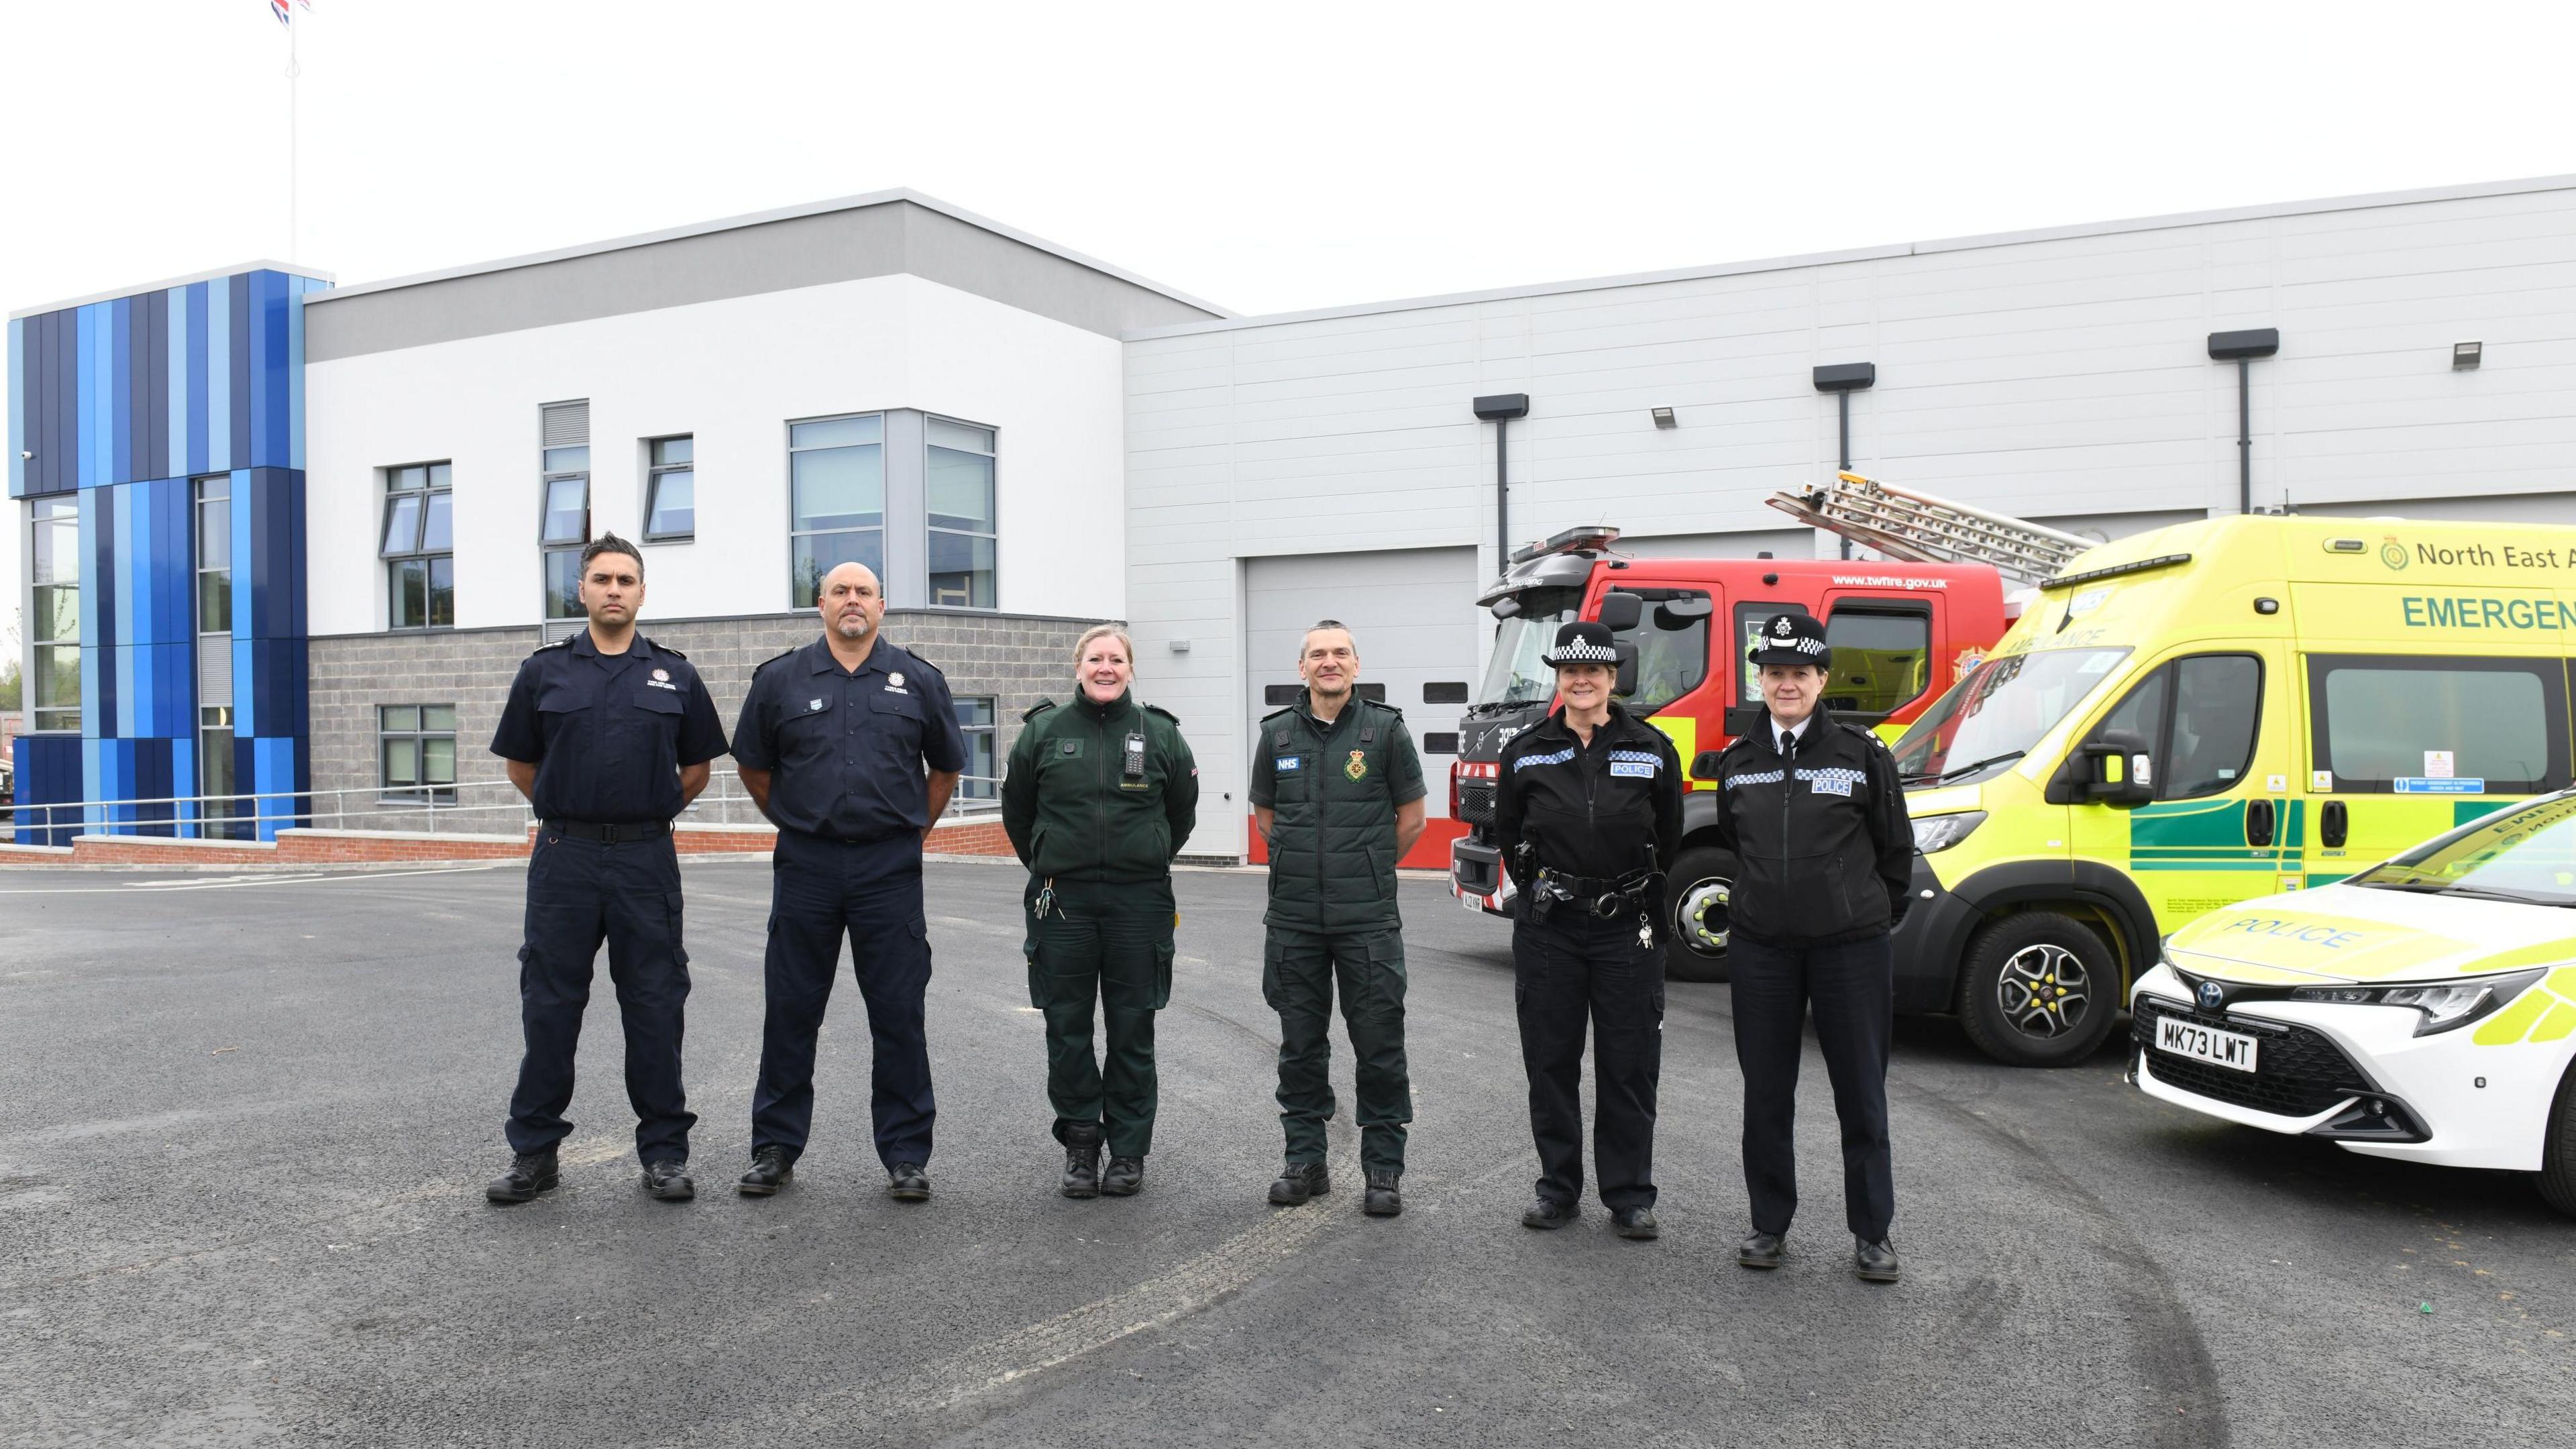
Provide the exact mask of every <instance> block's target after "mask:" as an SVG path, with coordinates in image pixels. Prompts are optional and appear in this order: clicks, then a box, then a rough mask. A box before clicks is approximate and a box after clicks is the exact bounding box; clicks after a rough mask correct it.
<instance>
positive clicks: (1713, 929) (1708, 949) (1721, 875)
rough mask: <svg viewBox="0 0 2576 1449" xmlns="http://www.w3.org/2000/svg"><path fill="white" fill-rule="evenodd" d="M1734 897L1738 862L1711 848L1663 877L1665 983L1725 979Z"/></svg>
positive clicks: (1689, 853) (1685, 857)
mask: <svg viewBox="0 0 2576 1449" xmlns="http://www.w3.org/2000/svg"><path fill="white" fill-rule="evenodd" d="M1734 892H1735V858H1734V857H1733V856H1730V855H1728V854H1727V853H1726V852H1725V851H1722V850H1718V849H1715V848H1714V847H1711V846H1705V845H1703V846H1699V847H1697V848H1696V849H1692V850H1685V851H1683V852H1682V854H1681V858H1680V859H1679V860H1676V861H1674V862H1673V868H1672V869H1671V870H1669V871H1667V872H1665V873H1664V916H1665V920H1666V921H1667V922H1668V923H1669V924H1670V926H1671V929H1672V939H1670V940H1668V941H1666V942H1665V943H1664V977H1665V979H1667V980H1671V981H1724V980H1725V979H1726V936H1727V927H1728V922H1727V914H1726V912H1727V903H1728V902H1729V900H1730V899H1731V898H1732V897H1733V895H1734Z"/></svg>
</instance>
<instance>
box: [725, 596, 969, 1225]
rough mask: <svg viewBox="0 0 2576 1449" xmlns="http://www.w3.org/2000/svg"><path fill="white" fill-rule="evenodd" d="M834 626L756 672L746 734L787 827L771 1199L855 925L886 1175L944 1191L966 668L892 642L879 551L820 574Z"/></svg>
mask: <svg viewBox="0 0 2576 1449" xmlns="http://www.w3.org/2000/svg"><path fill="white" fill-rule="evenodd" d="M818 592H819V594H820V600H821V604H820V607H821V613H822V616H823V624H824V629H823V637H822V638H820V639H817V640H815V641H814V642H813V643H811V644H808V645H806V646H805V647H803V648H801V649H791V650H789V651H788V652H787V653H785V654H781V655H779V656H778V657H777V658H775V659H771V660H769V661H768V662H767V663H765V664H763V665H761V666H760V668H759V669H758V670H756V671H754V673H753V674H752V677H751V690H750V692H749V693H748V694H746V695H745V696H744V697H743V701H742V719H741V722H740V723H739V724H738V725H737V726H736V727H735V729H734V733H733V757H734V762H735V764H736V765H738V766H739V767H740V769H741V772H742V783H743V788H744V789H746V790H748V791H749V792H750V793H751V798H752V799H753V801H754V802H756V803H757V804H758V805H759V806H760V808H761V810H762V811H763V812H764V813H766V814H767V815H768V816H769V818H770V820H771V822H772V823H774V824H776V825H777V827H778V849H777V853H776V855H775V856H774V857H773V859H772V872H771V876H770V882H771V884H770V909H769V954H768V962H767V973H768V998H769V1011H768V1019H767V1022H766V1024H765V1025H764V1026H763V1028H762V1032H761V1046H760V1083H759V1086H758V1087H757V1088H756V1089H755V1090H754V1092H753V1094H752V1099H751V1170H750V1171H749V1172H746V1173H744V1174H743V1175H742V1179H741V1181H740V1182H738V1183H737V1184H735V1186H736V1187H737V1188H738V1189H739V1190H740V1191H741V1192H742V1193H743V1194H744V1195H746V1196H749V1197H766V1196H768V1195H769V1194H771V1193H774V1192H776V1191H778V1189H779V1188H781V1187H783V1186H785V1185H786V1183H787V1181H788V1180H789V1178H791V1177H792V1176H794V1169H795V1164H796V1159H797V1158H798V1157H799V1156H801V1155H802V1154H803V1153H804V1151H805V1141H806V1136H807V1133H808V1132H809V1131H810V1129H811V1128H812V1126H813V1123H814V1039H815V1036H816V1034H817V1033H819V1032H820V1031H821V1030H822V1027H823V1006H824V1003H825V1002H827V1001H829V1000H830V999H831V995H832V977H833V974H834V972H835V971H836V970H837V969H838V968H839V966H840V961H841V937H842V936H843V935H844V934H846V935H847V936H848V937H849V938H850V959H851V967H852V970H853V971H854V972H855V974H856V975H857V977H858V981H859V995H860V996H861V997H862V998H864V999H865V1000H866V1002H867V1007H868V1031H869V1034H870V1035H871V1037H873V1039H874V1041H875V1048H876V1050H875V1059H874V1062H873V1063H872V1073H873V1086H874V1093H873V1097H872V1100H871V1103H870V1106H871V1109H872V1115H873V1117H874V1119H875V1124H876V1147H877V1157H878V1160H879V1161H881V1162H883V1163H884V1164H885V1169H886V1191H887V1192H888V1193H889V1194H891V1195H892V1196H893V1197H895V1198H896V1199H897V1200H898V1201H902V1202H920V1201H923V1200H925V1199H927V1198H928V1197H929V1196H930V1178H929V1176H928V1175H927V1173H926V1171H925V1169H927V1168H928V1166H929V1164H930V1129H931V1123H932V1119H933V1118H934V1117H935V1116H936V1115H937V1108H936V1105H935V1103H934V1102H933V1100H932V1097H931V1091H930V1044H929V1041H928V1039H927V1038H926V1037H925V1036H924V1034H923V1024H922V1013H923V1007H924V1002H925V999H926V997H927V996H928V993H929V990H930V941H929V923H928V921H926V920H925V919H924V918H923V916H922V909H921V845H922V840H923V838H924V837H925V836H927V835H928V834H929V832H930V824H931V822H932V821H934V820H936V819H938V818H939V814H940V812H941V811H943V810H945V809H947V808H948V796H949V794H950V792H951V791H953V790H955V789H956V788H957V777H958V774H959V773H960V772H961V771H963V770H964V769H965V768H966V740H965V736H964V735H963V734H962V733H961V732H960V731H959V730H958V728H957V710H956V707H955V706H954V705H953V704H952V703H951V702H950V700H949V697H948V681H947V680H946V679H945V678H944V677H942V676H941V674H940V672H939V671H938V670H936V669H933V668H931V667H930V666H929V665H928V664H925V663H923V662H922V661H921V659H920V658H919V657H917V656H915V655H913V654H910V653H907V652H905V651H904V650H901V649H898V648H896V647H895V646H894V645H892V644H889V643H887V642H886V640H885V636H884V633H883V631H882V630H881V629H880V628H879V627H878V626H879V624H880V622H881V621H882V620H883V619H884V617H885V594H884V592H883V590H882V589H881V588H880V586H879V585H878V583H877V576H876V574H875V573H873V572H872V571H870V570H869V569H868V567H867V566H866V565H864V564H857V563H845V564H842V565H840V566H839V567H838V568H835V569H833V570H832V571H831V572H830V573H829V574H826V575H824V577H823V580H822V583H821V585H820V588H819V591H818Z"/></svg>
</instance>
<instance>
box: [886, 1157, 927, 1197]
mask: <svg viewBox="0 0 2576 1449" xmlns="http://www.w3.org/2000/svg"><path fill="white" fill-rule="evenodd" d="M886 1196H888V1197H890V1198H893V1199H894V1200H895V1201H896V1202H928V1201H930V1174H928V1173H926V1172H923V1171H922V1170H921V1164H920V1163H918V1162H898V1163H895V1164H893V1165H892V1166H890V1167H888V1168H887V1169H886Z"/></svg>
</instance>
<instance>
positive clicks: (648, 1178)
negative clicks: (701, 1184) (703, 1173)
mask: <svg viewBox="0 0 2576 1449" xmlns="http://www.w3.org/2000/svg"><path fill="white" fill-rule="evenodd" d="M644 1190H645V1191H646V1192H649V1193H651V1194H653V1196H655V1197H657V1198H660V1199H661V1200H662V1201H664V1202H687V1201H688V1200H689V1199H691V1198H693V1197H696V1196H697V1195H698V1185H697V1184H696V1183H694V1182H692V1181H690V1180H689V1165H688V1164H687V1163H685V1162H673V1161H671V1160H670V1159H668V1158H663V1159H661V1160H659V1161H655V1162H648V1163H645V1164H644Z"/></svg>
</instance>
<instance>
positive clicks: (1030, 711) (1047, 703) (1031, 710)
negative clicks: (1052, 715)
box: [1020, 699, 1055, 724]
mask: <svg viewBox="0 0 2576 1449" xmlns="http://www.w3.org/2000/svg"><path fill="white" fill-rule="evenodd" d="M1053 708H1055V701H1054V700H1051V699H1042V700H1039V701H1038V702H1037V703H1035V704H1033V705H1030V706H1029V707H1028V708H1027V709H1025V710H1022V711H1021V712H1020V721H1021V723H1023V724H1035V723H1037V718H1038V716H1039V715H1042V714H1044V713H1046V712H1047V711H1048V710H1051V709H1053Z"/></svg>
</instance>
